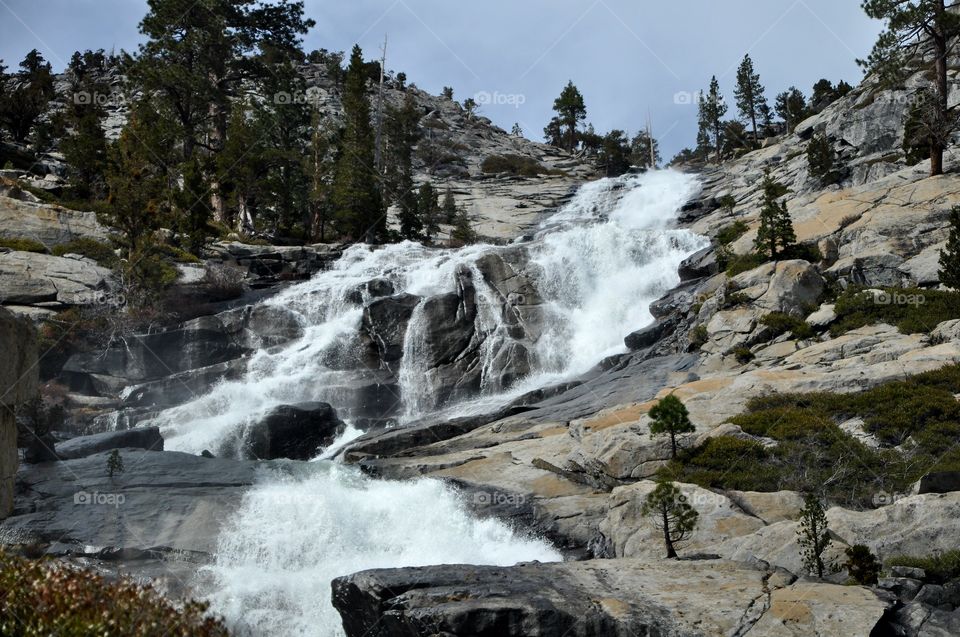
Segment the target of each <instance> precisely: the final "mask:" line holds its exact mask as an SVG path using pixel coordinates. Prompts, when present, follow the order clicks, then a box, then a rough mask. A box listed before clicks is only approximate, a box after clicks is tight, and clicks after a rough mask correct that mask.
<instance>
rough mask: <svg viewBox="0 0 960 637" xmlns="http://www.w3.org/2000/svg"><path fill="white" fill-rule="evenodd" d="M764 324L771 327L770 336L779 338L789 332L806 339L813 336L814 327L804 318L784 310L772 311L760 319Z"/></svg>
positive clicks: (795, 336)
mask: <svg viewBox="0 0 960 637" xmlns="http://www.w3.org/2000/svg"><path fill="white" fill-rule="evenodd" d="M760 322H761V323H762V324H763V325H766V326H767V327H769V328H770V338H771V339H773V338H777V337H778V336H781V335H783V334H786V333H787V332H790V333H792V334H793V337H794V338H798V339H805V338H810V337H812V336H813V327H811V326H810V324H809V323H807V322H806V321H804V320H802V319H798V318H797V317H795V316H791V315H789V314H786V313H784V312H771V313H770V314H766V315H764V317H763V318H761V319H760Z"/></svg>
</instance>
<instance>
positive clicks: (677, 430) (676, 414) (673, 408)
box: [649, 394, 696, 458]
mask: <svg viewBox="0 0 960 637" xmlns="http://www.w3.org/2000/svg"><path fill="white" fill-rule="evenodd" d="M649 415H650V418H652V419H653V422H651V423H650V434H651V435H654V436H656V435H660V434H666V435H668V436H670V456H671V457H672V458H676V457H677V435H679V434H685V433H693V432H694V431H696V427H694V426H693V423H691V422H690V412H688V411H687V408H686V406H685V405H684V404H683V403H682V402H681V401H680V399H679V398H677V397H676V396H674V395H673V394H669V395H668V396H664V397H663V399H661V400H660V402H658V403H657V404H656V405H654V406H653V407H652V408H651V409H650V414H649Z"/></svg>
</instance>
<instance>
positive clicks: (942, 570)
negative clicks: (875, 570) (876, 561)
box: [885, 550, 960, 584]
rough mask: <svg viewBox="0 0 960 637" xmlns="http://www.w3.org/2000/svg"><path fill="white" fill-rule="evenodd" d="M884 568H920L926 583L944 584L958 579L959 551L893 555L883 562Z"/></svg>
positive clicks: (959, 566)
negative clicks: (924, 575) (921, 554)
mask: <svg viewBox="0 0 960 637" xmlns="http://www.w3.org/2000/svg"><path fill="white" fill-rule="evenodd" d="M885 566H887V567H888V568H889V567H891V566H909V567H911V568H922V569H923V570H924V572H925V573H926V575H927V578H926V579H927V580H928V581H931V582H933V583H936V584H945V583H947V582H949V581H950V580H954V579H957V578H960V550H953V551H944V552H943V553H934V554H932V555H923V556H910V555H895V556H893V557H890V558H888V559H887V560H885Z"/></svg>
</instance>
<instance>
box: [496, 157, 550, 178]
mask: <svg viewBox="0 0 960 637" xmlns="http://www.w3.org/2000/svg"><path fill="white" fill-rule="evenodd" d="M480 170H482V171H483V172H485V173H487V174H492V173H509V174H511V175H520V176H523V177H537V176H538V175H557V174H563V171H558V170H551V169H549V168H547V167H546V166H544V165H543V164H541V163H540V162H538V161H537V160H536V159H533V158H531V157H525V156H523V155H490V156H488V157H486V158H484V160H483V163H482V164H481V165H480Z"/></svg>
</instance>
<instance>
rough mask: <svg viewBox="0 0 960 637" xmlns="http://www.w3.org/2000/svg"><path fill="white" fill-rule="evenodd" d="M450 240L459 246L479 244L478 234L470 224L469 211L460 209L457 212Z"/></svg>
mask: <svg viewBox="0 0 960 637" xmlns="http://www.w3.org/2000/svg"><path fill="white" fill-rule="evenodd" d="M450 239H451V241H452V242H453V243H454V244H457V245H468V244H471V243H476V242H477V232H476V231H475V230H474V229H473V225H471V223H470V217H468V216H467V210H466V209H465V208H460V209H459V210H457V212H456V214H455V215H454V219H453V230H452V231H451V232H450Z"/></svg>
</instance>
